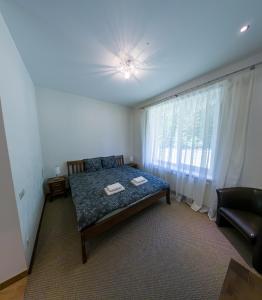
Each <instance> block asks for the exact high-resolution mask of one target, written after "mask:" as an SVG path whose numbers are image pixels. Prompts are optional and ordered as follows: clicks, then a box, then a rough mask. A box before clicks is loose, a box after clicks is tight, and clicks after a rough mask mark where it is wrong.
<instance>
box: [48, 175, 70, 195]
mask: <svg viewBox="0 0 262 300" xmlns="http://www.w3.org/2000/svg"><path fill="white" fill-rule="evenodd" d="M47 184H48V188H49V195H50V196H51V199H52V198H53V197H55V196H60V195H66V194H67V191H66V177H65V176H59V177H54V178H49V179H48V180H47Z"/></svg>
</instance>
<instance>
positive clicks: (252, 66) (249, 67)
mask: <svg viewBox="0 0 262 300" xmlns="http://www.w3.org/2000/svg"><path fill="white" fill-rule="evenodd" d="M259 65H262V61H261V62H258V63H256V64H252V65H250V66H247V67H244V68H241V69H239V70H236V71H233V72H230V73H227V74H225V75H222V76H219V77H217V78H215V79H211V80H208V81H206V82H204V83H201V84H198V85H196V86H193V87H191V88H188V89H185V90H183V91H181V92H178V93H175V94H172V95H169V96H166V97H164V98H162V99H160V100H158V101H156V102H154V103H150V104H147V105H144V106H143V107H141V109H145V108H147V107H150V106H153V105H157V104H159V103H162V102H165V101H167V100H169V99H172V98H176V97H178V96H181V95H183V94H186V93H189V92H191V91H194V90H197V89H199V88H201V87H204V86H207V85H210V84H211V83H215V82H217V81H221V80H223V79H225V78H227V77H229V76H232V75H234V74H237V73H240V72H243V71H246V70H254V69H255V68H256V67H257V66H259Z"/></svg>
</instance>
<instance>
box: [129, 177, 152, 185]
mask: <svg viewBox="0 0 262 300" xmlns="http://www.w3.org/2000/svg"><path fill="white" fill-rule="evenodd" d="M131 182H132V183H133V185H135V186H139V185H141V184H144V183H146V182H148V180H147V179H146V178H144V180H143V181H141V182H136V181H134V179H132V180H131Z"/></svg>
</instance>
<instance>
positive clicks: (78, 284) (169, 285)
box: [25, 198, 246, 300]
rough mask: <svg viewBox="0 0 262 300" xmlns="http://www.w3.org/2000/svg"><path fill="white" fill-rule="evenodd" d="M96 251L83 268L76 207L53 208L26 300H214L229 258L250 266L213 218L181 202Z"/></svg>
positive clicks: (119, 232) (99, 243) (63, 202)
mask: <svg viewBox="0 0 262 300" xmlns="http://www.w3.org/2000/svg"><path fill="white" fill-rule="evenodd" d="M228 237H230V233H229V232H228ZM240 244H241V242H240ZM90 249H91V254H90V258H89V260H88V261H87V263H86V264H85V265H83V264H82V263H81V251H80V235H79V233H78V232H77V230H76V222H75V216H74V209H73V205H72V200H71V199H70V198H65V199H57V200H55V201H54V202H51V203H50V202H48V203H47V205H46V209H45V213H44V217H43V223H42V228H41V232H40V237H39V243H38V249H37V253H36V259H35V264H34V267H33V272H32V274H31V275H30V276H29V280H28V286H27V289H26V297H25V298H26V299H39V300H40V299H189V300H191V299H201V300H204V299H208V300H212V299H218V296H219V293H220V290H221V287H222V283H223V280H224V277H225V274H226V270H227V267H228V264H229V261H230V258H231V257H233V258H234V259H236V260H237V261H239V262H240V263H242V264H244V265H245V264H246V263H245V262H244V260H243V259H242V258H241V256H240V255H239V254H238V252H237V251H236V250H235V248H234V247H233V246H232V245H231V243H230V242H229V241H228V239H227V238H226V237H225V235H224V234H223V233H222V232H221V231H220V230H219V229H218V228H217V227H216V225H215V223H213V222H211V221H209V219H208V218H207V216H206V215H203V214H200V213H196V212H194V211H192V210H191V209H190V208H189V207H188V206H186V205H185V204H178V203H176V202H175V201H173V202H172V205H171V206H168V205H166V204H165V203H164V202H159V203H158V204H156V205H154V206H152V207H150V208H148V209H146V210H145V211H144V212H142V213H140V214H138V215H136V216H135V217H133V218H131V219H129V220H128V221H126V222H125V223H123V224H121V225H119V226H117V227H116V228H114V229H112V230H111V231H109V232H107V233H105V234H104V235H102V236H100V237H99V238H97V239H95V240H94V241H92V242H91V244H90Z"/></svg>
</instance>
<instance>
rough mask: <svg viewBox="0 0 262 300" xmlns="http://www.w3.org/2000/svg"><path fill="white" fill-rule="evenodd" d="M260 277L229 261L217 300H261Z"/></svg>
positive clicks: (261, 282) (261, 283)
mask: <svg viewBox="0 0 262 300" xmlns="http://www.w3.org/2000/svg"><path fill="white" fill-rule="evenodd" d="M261 299H262V277H260V276H258V275H256V274H255V273H253V272H251V271H249V270H248V269H246V268H245V267H244V266H242V265H241V264H239V263H238V262H236V261H235V260H233V259H231V261H230V263H229V266H228V270H227V274H226V278H225V280H224V283H223V287H222V290H221V294H220V297H219V300H261Z"/></svg>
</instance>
